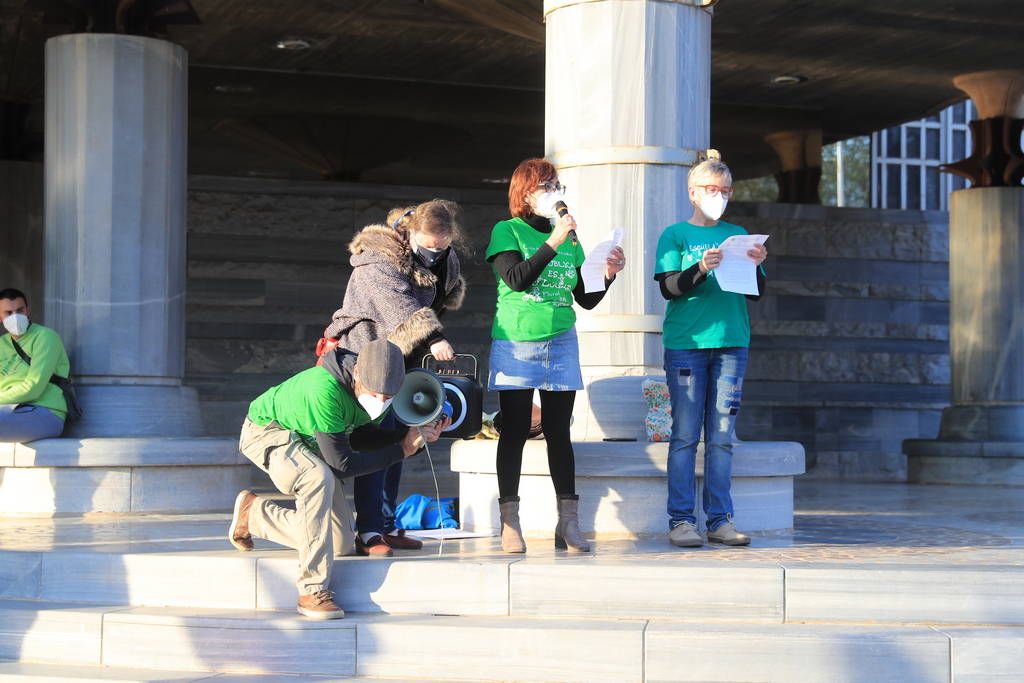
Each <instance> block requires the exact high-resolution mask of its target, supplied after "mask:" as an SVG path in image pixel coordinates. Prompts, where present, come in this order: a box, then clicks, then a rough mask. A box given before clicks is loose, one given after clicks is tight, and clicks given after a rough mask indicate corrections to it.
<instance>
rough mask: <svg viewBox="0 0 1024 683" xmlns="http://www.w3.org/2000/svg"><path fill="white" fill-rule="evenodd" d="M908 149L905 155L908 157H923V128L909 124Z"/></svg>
mask: <svg viewBox="0 0 1024 683" xmlns="http://www.w3.org/2000/svg"><path fill="white" fill-rule="evenodd" d="M906 130H907V151H906V152H905V153H904V155H905V156H906V157H907V158H908V159H920V158H921V129H920V128H918V127H917V126H907V128H906Z"/></svg>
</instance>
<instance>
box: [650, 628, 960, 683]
mask: <svg viewBox="0 0 1024 683" xmlns="http://www.w3.org/2000/svg"><path fill="white" fill-rule="evenodd" d="M645 635H646V652H645V662H646V666H645V674H646V679H645V680H646V681H648V682H649V683H656V682H659V681H664V682H665V683H668V682H669V681H671V682H673V683H677V682H681V681H701V682H702V683H709V682H711V681H722V682H723V683H724V682H726V681H728V682H729V683H740V682H744V683H745V682H750V683H755V682H758V683H760V682H763V681H779V682H780V683H781V682H785V683H802V682H806V683H818V682H819V681H829V682H830V683H906V682H908V681H914V682H915V683H931V682H934V683H948V681H949V640H948V638H946V636H944V635H942V634H941V633H936V632H935V631H932V630H930V629H927V628H904V629H884V628H878V627H854V626H826V625H821V624H785V625H777V626H769V625H765V626H747V625H741V624H736V625H716V624H702V625H693V626H690V625H683V624H667V623H658V622H652V623H650V624H649V625H648V627H647V631H646V634H645ZM723 650H724V651H723Z"/></svg>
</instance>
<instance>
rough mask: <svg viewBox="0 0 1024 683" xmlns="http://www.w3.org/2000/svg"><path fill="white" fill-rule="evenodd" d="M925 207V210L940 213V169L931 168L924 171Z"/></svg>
mask: <svg viewBox="0 0 1024 683" xmlns="http://www.w3.org/2000/svg"><path fill="white" fill-rule="evenodd" d="M924 184H925V205H924V208H926V209H931V210H932V211H938V210H939V208H940V207H941V204H940V202H939V169H938V168H936V167H935V166H929V167H928V168H926V169H925V170H924Z"/></svg>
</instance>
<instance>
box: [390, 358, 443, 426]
mask: <svg viewBox="0 0 1024 683" xmlns="http://www.w3.org/2000/svg"><path fill="white" fill-rule="evenodd" d="M444 402H445V393H444V385H442V384H441V380H440V379H438V377H437V375H435V374H434V373H432V372H430V371H429V370H424V369H422V368H415V369H413V370H410V371H409V372H408V373H407V374H406V375H405V381H403V382H402V388H401V389H399V390H398V393H397V394H395V397H394V399H393V400H392V401H391V410H392V411H393V412H394V414H395V419H397V420H398V421H399V422H401V423H402V424H404V425H408V426H409V427H422V426H423V425H428V424H430V423H431V422H433V421H435V420H437V419H438V418H439V417H441V414H442V413H443V412H444Z"/></svg>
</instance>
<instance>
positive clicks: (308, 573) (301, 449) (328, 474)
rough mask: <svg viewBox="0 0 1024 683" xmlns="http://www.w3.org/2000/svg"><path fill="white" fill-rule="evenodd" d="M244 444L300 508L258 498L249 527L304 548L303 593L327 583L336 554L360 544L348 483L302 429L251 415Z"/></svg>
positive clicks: (301, 567)
mask: <svg viewBox="0 0 1024 683" xmlns="http://www.w3.org/2000/svg"><path fill="white" fill-rule="evenodd" d="M238 448H239V450H241V451H242V454H243V455H244V456H245V457H247V458H249V460H251V461H252V462H253V463H254V464H255V465H256V466H257V467H259V468H260V469H261V470H263V471H264V472H266V473H267V474H268V475H270V479H271V481H273V482H274V486H276V487H277V490H278V491H280V492H281V493H286V494H291V495H294V496H295V509H294V510H291V509H289V508H285V507H281V506H280V505H278V504H276V503H274V502H273V501H269V500H264V499H262V498H259V499H257V500H256V502H254V503H253V505H252V507H251V508H250V509H249V533H251V534H252V535H253V536H255V537H257V538H265V539H267V540H268V541H273V542H274V543H279V544H281V545H283V546H287V547H289V548H294V549H295V550H297V551H299V578H298V581H296V585H297V586H298V588H299V594H301V595H311V594H313V593H316V592H317V591H319V590H322V589H327V588H328V587H329V585H330V581H331V566H332V565H333V563H334V556H335V555H348V554H351V553H352V552H353V550H354V547H355V535H354V532H353V523H352V509H351V508H350V507H349V504H348V499H347V497H346V495H345V483H344V482H343V481H342V480H341V479H339V478H338V477H337V476H335V474H334V472H333V471H331V468H329V467H328V466H327V465H326V463H324V461H323V460H321V459H320V458H319V457H317V456H316V455H315V454H314V453H313V452H312V451H310V450H309V448H307V447H306V445H305V444H303V443H302V440H301V439H300V438H299V436H298V435H297V434H295V433H294V432H291V431H289V430H287V429H281V428H280V427H277V426H276V425H274V423H271V424H268V425H265V426H262V427H261V426H260V425H257V424H254V423H252V422H250V421H249V420H248V419H246V421H245V422H244V423H243V424H242V436H241V438H240V439H239V441H238Z"/></svg>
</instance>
